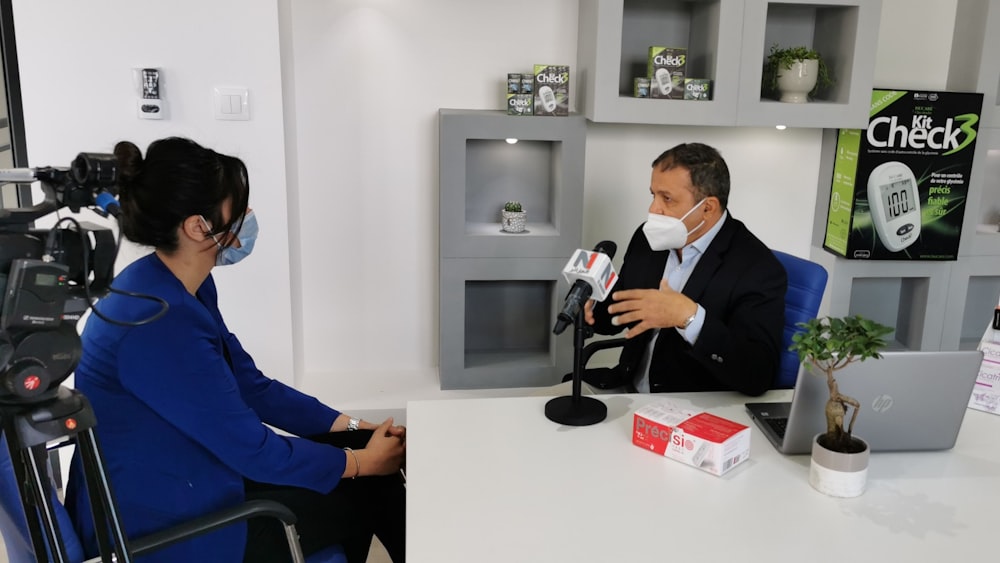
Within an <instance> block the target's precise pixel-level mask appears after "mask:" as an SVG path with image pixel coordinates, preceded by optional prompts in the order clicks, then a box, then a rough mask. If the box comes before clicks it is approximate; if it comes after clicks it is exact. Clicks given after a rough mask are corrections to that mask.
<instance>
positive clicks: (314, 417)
mask: <svg viewBox="0 0 1000 563" xmlns="http://www.w3.org/2000/svg"><path fill="white" fill-rule="evenodd" d="M198 298H199V299H200V300H201V301H202V303H204V304H205V306H206V307H207V308H208V310H209V313H211V315H212V317H213V318H214V319H215V321H216V322H217V323H218V325H219V331H220V334H222V335H223V338H225V342H226V347H227V348H228V349H229V356H230V359H231V361H232V368H233V375H234V376H235V377H236V383H237V385H239V388H240V393H241V395H242V396H243V400H244V401H246V403H247V405H248V406H249V407H250V408H252V409H253V410H254V411H255V412H256V413H257V416H259V417H260V419H261V420H262V421H264V422H265V423H267V424H270V425H271V426H274V427H276V428H280V429H282V430H284V431H286V432H290V433H292V434H295V435H297V436H311V435H313V434H321V433H323V432H328V431H329V430H330V426H332V425H333V421H334V420H335V419H336V418H337V416H339V415H340V413H339V412H338V411H336V410H334V409H332V408H330V407H328V406H326V405H324V404H323V403H321V402H320V401H318V400H317V399H316V398H314V397H311V396H309V395H306V394H305V393H302V392H300V391H298V390H296V389H294V388H292V387H289V386H287V385H285V384H284V383H281V382H280V381H275V380H273V379H271V378H269V377H267V376H265V375H264V374H263V373H262V372H261V371H260V370H259V369H257V364H256V363H254V361H253V358H252V357H251V356H250V354H249V353H247V351H246V350H244V349H243V345H242V344H241V343H240V341H239V339H238V338H236V335H235V334H233V333H231V332H229V329H228V328H227V327H226V323H225V321H224V320H223V319H222V313H221V312H220V311H219V308H218V293H217V290H216V288H215V282H214V280H213V279H212V277H211V276H209V277H208V279H206V280H205V283H204V284H203V285H202V287H201V288H199V290H198Z"/></svg>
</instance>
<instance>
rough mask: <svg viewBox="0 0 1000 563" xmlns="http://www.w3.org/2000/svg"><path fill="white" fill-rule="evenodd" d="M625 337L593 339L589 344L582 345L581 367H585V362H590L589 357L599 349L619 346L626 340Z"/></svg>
mask: <svg viewBox="0 0 1000 563" xmlns="http://www.w3.org/2000/svg"><path fill="white" fill-rule="evenodd" d="M627 341H628V339H627V338H609V339H607V340H595V341H594V342H591V343H590V344H587V345H586V346H584V347H583V367H584V369H586V368H587V363H588V362H590V357H591V356H593V355H594V354H595V353H597V352H600V351H601V350H608V349H611V348H621V347H622V346H624V345H625V342H627Z"/></svg>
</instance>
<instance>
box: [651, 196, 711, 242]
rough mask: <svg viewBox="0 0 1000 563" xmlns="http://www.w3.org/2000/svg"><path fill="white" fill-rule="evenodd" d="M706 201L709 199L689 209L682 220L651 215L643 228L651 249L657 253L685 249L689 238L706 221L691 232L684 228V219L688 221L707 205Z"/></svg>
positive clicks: (702, 222)
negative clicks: (692, 213) (702, 205)
mask: <svg viewBox="0 0 1000 563" xmlns="http://www.w3.org/2000/svg"><path fill="white" fill-rule="evenodd" d="M705 199H707V198H702V200H701V201H699V202H698V203H696V204H694V207H692V208H691V209H689V210H688V212H687V213H685V214H684V216H682V217H681V218H680V219H678V218H677V217H667V216H666V215H659V214H657V213H650V214H649V219H647V220H646V224H645V225H643V226H642V232H643V233H644V234H645V235H646V240H647V241H649V247H650V248H652V249H653V250H655V251H660V250H675V249H678V248H683V247H684V243H686V242H687V239H688V236H690V235H691V233H693V232H695V231H697V230H698V229H700V228H701V226H702V225H704V224H705V220H704V219H702V221H701V223H698V226H696V227H695V228H693V229H691V230H690V231H689V230H687V227H685V226H684V219H687V216H688V215H690V214H691V212H692V211H694V210H695V209H698V207H700V206H701V204H702V203H705Z"/></svg>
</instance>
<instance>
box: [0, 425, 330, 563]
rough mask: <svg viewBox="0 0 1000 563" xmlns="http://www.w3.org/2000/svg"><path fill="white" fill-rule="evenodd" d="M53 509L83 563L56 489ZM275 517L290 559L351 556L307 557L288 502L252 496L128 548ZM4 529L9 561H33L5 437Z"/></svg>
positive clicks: (71, 555) (0, 448)
mask: <svg viewBox="0 0 1000 563" xmlns="http://www.w3.org/2000/svg"><path fill="white" fill-rule="evenodd" d="M52 496H53V499H52V508H53V512H54V513H55V514H54V516H55V519H56V522H57V523H58V524H57V525H58V527H59V533H60V534H61V535H62V539H63V544H64V545H65V547H66V556H67V558H68V560H69V563H80V562H82V561H84V553H83V547H82V544H81V542H80V539H79V538H78V537H77V535H76V531H75V529H74V527H73V523H72V520H71V519H70V516H69V512H68V511H67V510H66V508H65V507H64V506H63V505H62V503H61V502H59V499H58V497H56V495H55V490H54V488H53V495H52ZM259 516H260V517H270V518H277V519H278V520H280V521H281V523H282V525H283V526H284V528H285V537H286V538H287V539H288V548H289V550H290V552H291V553H292V561H296V562H305V563H347V556H346V555H344V550H343V548H341V547H340V546H339V545H337V546H331V547H328V548H326V549H324V550H322V551H320V552H319V553H314V554H312V555H310V556H309V557H308V558H303V556H302V550H301V548H300V546H299V540H298V535H297V533H296V532H295V520H296V518H295V514H294V513H293V512H292V511H291V510H289V509H288V507H286V506H285V505H283V504H281V503H278V502H276V501H270V500H252V501H247V502H244V503H242V504H240V505H237V506H234V507H231V508H227V509H224V510H219V511H217V512H214V513H211V514H208V515H205V516H202V517H199V518H195V519H193V520H191V521H189V522H185V523H184V524H180V525H177V526H174V527H171V528H168V529H166V530H162V531H160V532H156V533H153V534H149V535H148V536H143V537H141V538H137V539H134V540H133V539H130V541H129V552H130V554H131V555H133V556H136V557H138V556H140V555H143V554H148V553H150V552H153V551H156V550H158V549H162V548H164V547H167V546H169V545H173V544H175V543H178V542H181V541H184V540H186V539H189V538H192V537H195V536H198V535H201V534H205V533H208V532H211V531H213V530H217V529H219V528H222V527H225V526H228V525H230V524H234V523H236V522H241V521H243V520H247V519H249V518H254V517H259ZM0 533H2V534H3V541H4V546H5V547H6V549H7V558H8V560H9V561H10V563H35V561H37V559H36V558H35V551H34V546H33V544H32V541H31V536H30V534H29V532H28V524H27V521H26V520H25V518H24V507H23V505H22V503H21V493H20V490H19V488H18V486H17V483H16V482H15V480H14V467H13V463H12V462H11V458H10V450H9V449H8V448H7V438H6V436H2V437H0Z"/></svg>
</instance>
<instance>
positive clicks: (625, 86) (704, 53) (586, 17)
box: [577, 0, 743, 125]
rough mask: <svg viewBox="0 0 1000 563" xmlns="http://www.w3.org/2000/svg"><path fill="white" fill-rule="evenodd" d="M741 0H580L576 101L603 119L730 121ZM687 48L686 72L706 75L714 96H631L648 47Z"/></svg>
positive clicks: (692, 122)
mask: <svg viewBox="0 0 1000 563" xmlns="http://www.w3.org/2000/svg"><path fill="white" fill-rule="evenodd" d="M742 27H743V0H702V1H697V0H617V1H616V0H610V1H605V0H582V1H581V2H580V13H579V29H578V33H577V36H578V50H577V53H578V56H577V68H578V73H579V74H578V76H579V80H578V83H579V85H580V88H579V89H580V94H579V97H578V99H579V104H580V107H581V108H583V109H582V111H583V113H584V114H585V115H586V116H587V118H588V119H590V120H591V121H595V122H609V123H649V124H677V125H735V124H736V91H737V88H738V87H739V74H740V67H739V63H740V35H741V30H742ZM653 46H663V47H682V48H685V49H687V55H686V56H687V60H686V66H685V74H686V76H687V77H688V78H708V79H710V80H712V99H711V100H707V101H698V100H671V99H653V98H636V97H634V96H633V80H634V79H635V78H636V77H644V76H647V61H648V57H649V48H650V47H653Z"/></svg>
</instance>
